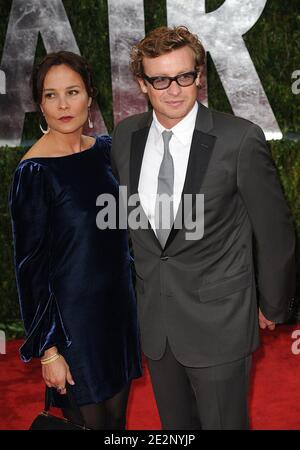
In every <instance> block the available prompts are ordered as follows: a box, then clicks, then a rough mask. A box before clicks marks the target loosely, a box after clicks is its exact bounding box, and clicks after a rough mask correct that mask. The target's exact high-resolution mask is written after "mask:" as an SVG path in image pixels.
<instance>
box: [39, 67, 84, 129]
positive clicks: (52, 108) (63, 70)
mask: <svg viewBox="0 0 300 450" xmlns="http://www.w3.org/2000/svg"><path fill="white" fill-rule="evenodd" d="M91 103H92V98H91V97H89V96H88V93H87V91H86V88H85V84H84V82H83V79H82V78H81V76H80V75H79V73H77V72H75V71H74V70H73V69H71V68H70V67H69V66H67V65H65V64H60V65H59V66H52V67H51V68H50V69H49V71H48V72H47V75H46V77H45V80H44V86H43V94H42V103H41V105H40V106H41V110H42V112H43V114H44V116H45V119H46V121H47V123H48V126H49V127H50V128H51V129H52V130H55V131H58V132H60V133H64V134H65V133H74V132H75V131H77V130H78V129H80V128H82V127H83V126H84V124H85V122H86V121H87V117H88V107H89V106H90V105H91Z"/></svg>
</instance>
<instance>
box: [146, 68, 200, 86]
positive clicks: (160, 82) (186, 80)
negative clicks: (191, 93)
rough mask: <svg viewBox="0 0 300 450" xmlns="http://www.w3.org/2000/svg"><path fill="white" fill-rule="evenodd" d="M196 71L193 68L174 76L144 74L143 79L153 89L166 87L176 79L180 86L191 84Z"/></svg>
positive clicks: (195, 76) (194, 78)
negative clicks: (149, 75) (190, 70)
mask: <svg viewBox="0 0 300 450" xmlns="http://www.w3.org/2000/svg"><path fill="white" fill-rule="evenodd" d="M197 75H198V72H197V71H196V70H193V71H192V72H186V73H181V74H179V75H176V77H148V76H147V75H144V76H143V78H144V80H146V81H148V83H150V84H151V85H152V86H153V87H154V89H158V90H161V89H168V87H169V86H170V85H171V83H172V81H176V83H177V84H178V85H179V86H181V87H187V86H191V85H192V84H193V83H194V81H195V80H196V78H197Z"/></svg>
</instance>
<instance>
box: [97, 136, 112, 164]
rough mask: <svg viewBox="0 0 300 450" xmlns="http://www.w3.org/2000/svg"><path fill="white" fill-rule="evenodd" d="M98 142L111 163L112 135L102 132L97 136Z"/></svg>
mask: <svg viewBox="0 0 300 450" xmlns="http://www.w3.org/2000/svg"><path fill="white" fill-rule="evenodd" d="M97 141H98V142H97V143H98V145H99V146H100V147H101V149H102V151H103V153H104V155H105V158H106V160H107V161H108V162H109V164H110V163H111V155H110V153H111V137H110V136H109V135H108V134H101V135H98V136H97Z"/></svg>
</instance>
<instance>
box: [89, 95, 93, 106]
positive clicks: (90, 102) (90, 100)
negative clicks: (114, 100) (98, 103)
mask: <svg viewBox="0 0 300 450" xmlns="http://www.w3.org/2000/svg"><path fill="white" fill-rule="evenodd" d="M92 101H93V99H92V97H89V101H88V107H90V106H91V104H92Z"/></svg>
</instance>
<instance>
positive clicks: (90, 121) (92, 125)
mask: <svg viewBox="0 0 300 450" xmlns="http://www.w3.org/2000/svg"><path fill="white" fill-rule="evenodd" d="M88 111H89V112H88V124H89V128H94V124H93V122H92V119H91V109H90V108H89V109H88Z"/></svg>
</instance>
